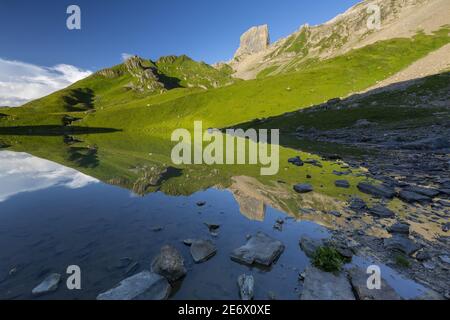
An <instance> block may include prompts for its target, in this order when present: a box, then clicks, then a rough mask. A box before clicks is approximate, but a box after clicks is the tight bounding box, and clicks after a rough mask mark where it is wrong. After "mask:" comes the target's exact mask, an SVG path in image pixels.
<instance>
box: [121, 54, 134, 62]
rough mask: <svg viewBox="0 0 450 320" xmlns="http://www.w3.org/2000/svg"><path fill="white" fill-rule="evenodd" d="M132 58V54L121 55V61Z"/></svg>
mask: <svg viewBox="0 0 450 320" xmlns="http://www.w3.org/2000/svg"><path fill="white" fill-rule="evenodd" d="M133 56H134V54H131V53H122V60H123V61H127V60H128V59H130V58H131V57H133Z"/></svg>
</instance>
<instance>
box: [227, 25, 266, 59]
mask: <svg viewBox="0 0 450 320" xmlns="http://www.w3.org/2000/svg"><path fill="white" fill-rule="evenodd" d="M269 44H270V38H269V27H268V26H267V24H265V25H262V26H257V27H252V28H250V29H249V30H247V31H246V32H245V33H244V34H243V35H242V36H241V43H240V46H239V49H238V50H237V51H236V53H235V54H234V59H236V60H238V59H240V58H241V57H243V56H246V55H251V54H254V53H258V52H261V51H264V50H266V49H267V48H268V47H269Z"/></svg>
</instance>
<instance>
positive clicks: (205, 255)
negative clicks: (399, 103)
mask: <svg viewBox="0 0 450 320" xmlns="http://www.w3.org/2000/svg"><path fill="white" fill-rule="evenodd" d="M216 252H217V248H216V246H215V245H214V243H213V242H212V241H210V240H194V241H193V242H192V244H191V256H192V258H193V259H194V261H195V263H201V262H205V261H207V260H209V259H210V258H212V257H213V256H214V255H215V254H216Z"/></svg>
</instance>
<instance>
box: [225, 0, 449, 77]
mask: <svg viewBox="0 0 450 320" xmlns="http://www.w3.org/2000/svg"><path fill="white" fill-rule="evenodd" d="M374 6H375V7H378V8H379V10H380V18H381V28H380V29H374V28H370V27H369V24H368V23H367V22H368V20H369V19H370V18H371V16H373V14H374V11H373V9H371V8H373V7H374ZM449 12H450V1H448V0H396V1H394V0H365V1H362V2H360V3H358V4H356V5H355V6H353V7H351V8H350V9H348V10H347V11H346V12H344V13H342V14H340V15H338V16H336V17H335V18H333V19H332V20H330V21H328V22H326V23H324V24H321V25H317V26H309V25H308V24H305V25H303V26H301V27H300V28H299V29H298V30H297V31H296V32H294V33H292V34H291V35H289V36H288V37H286V38H283V39H280V40H278V41H276V42H274V43H273V44H270V45H269V41H268V39H269V34H268V27H267V26H266V25H264V26H259V27H253V28H251V29H250V30H248V31H247V32H245V33H244V34H243V35H242V37H241V46H240V48H239V49H238V51H237V52H236V54H235V56H234V58H233V59H232V60H231V61H230V63H229V65H230V66H231V67H232V68H233V70H234V72H235V73H234V76H235V77H237V78H241V79H245V80H249V79H254V78H256V77H257V76H258V74H259V73H260V72H262V71H264V75H275V74H282V73H287V72H293V71H298V70H301V69H302V66H303V64H304V63H305V62H307V61H311V59H320V60H323V59H328V58H332V57H336V56H339V55H342V54H345V53H346V52H348V51H350V50H353V49H357V48H361V47H364V46H367V45H370V44H373V43H375V42H377V41H382V40H389V39H394V38H400V37H402V38H403V37H404V38H410V37H412V36H414V35H415V34H417V33H418V32H425V33H427V34H430V33H431V32H433V31H436V30H439V29H440V28H441V27H442V26H444V25H448V24H449V23H450V19H449Z"/></svg>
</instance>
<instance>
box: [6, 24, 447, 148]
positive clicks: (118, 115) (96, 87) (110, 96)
mask: <svg viewBox="0 0 450 320" xmlns="http://www.w3.org/2000/svg"><path fill="white" fill-rule="evenodd" d="M449 42H450V37H449V29H448V28H443V29H441V30H440V31H438V32H435V33H434V34H431V35H427V34H423V33H419V34H417V35H416V36H415V37H413V38H401V39H392V40H386V41H380V42H377V43H375V44H372V45H370V46H366V47H364V48H360V49H357V50H353V51H351V52H349V53H347V54H345V55H342V56H339V57H336V58H332V59H329V60H325V61H317V60H314V61H309V62H308V63H305V64H304V67H303V68H302V70H301V71H297V72H292V73H288V74H283V75H277V76H272V77H266V78H262V79H256V80H251V81H239V82H237V83H234V84H232V85H228V86H223V87H220V88H215V89H210V90H203V89H200V88H198V87H197V88H183V86H188V83H192V84H194V85H195V86H203V85H204V82H203V81H208V82H209V83H210V84H212V86H214V85H215V84H216V83H219V84H222V85H224V84H227V83H226V82H227V81H228V80H229V79H230V78H229V73H228V72H227V70H226V68H222V69H220V70H217V69H214V68H212V67H210V66H207V65H204V64H202V63H197V62H194V61H192V60H191V59H189V58H187V57H185V56H181V57H166V58H162V59H160V60H158V61H157V62H155V63H154V62H151V61H149V60H145V61H144V62H142V64H145V67H146V68H149V69H151V71H152V74H153V75H154V76H155V79H153V78H152V77H151V76H152V74H151V75H150V77H149V80H148V81H150V82H149V83H150V84H151V85H153V84H154V83H153V81H156V82H161V83H163V84H164V83H165V82H170V81H171V80H173V79H178V80H179V82H178V85H179V86H180V88H175V89H172V90H168V91H166V90H162V93H161V94H156V93H155V92H147V91H146V90H143V91H140V90H130V89H129V88H128V87H127V84H129V83H130V81H131V82H133V81H134V85H138V84H139V83H138V82H136V81H137V80H136V79H137V78H136V77H134V76H133V74H130V72H127V70H128V69H127V67H126V66H125V65H123V64H122V65H119V66H116V67H114V68H112V69H107V70H109V71H107V72H106V73H105V74H101V73H96V74H94V75H92V76H91V77H89V78H87V79H84V80H82V81H80V82H78V83H76V84H74V85H72V86H71V87H69V88H67V89H65V90H62V91H59V92H56V93H54V94H52V95H50V96H48V97H45V98H42V99H39V100H36V101H33V102H31V103H29V104H27V105H25V106H24V107H23V108H17V109H6V110H5V111H3V110H2V113H5V114H7V115H8V117H6V120H5V119H3V120H0V126H11V125H22V124H24V123H33V124H35V125H37V124H58V125H60V123H61V116H62V114H68V113H71V114H73V116H76V117H80V118H83V120H82V121H79V122H77V123H76V124H77V125H81V126H90V127H105V128H116V129H123V130H125V131H130V132H136V131H139V132H140V134H143V133H144V134H148V135H158V136H160V137H162V138H165V139H167V138H168V134H169V132H171V131H172V130H173V129H174V128H179V127H184V128H191V127H192V126H193V122H194V120H203V121H204V126H205V127H206V126H207V127H228V126H233V125H236V124H239V123H243V122H248V121H251V120H254V119H257V118H267V117H272V116H277V115H281V114H283V113H285V112H289V111H294V110H297V109H299V108H305V107H309V106H311V105H316V104H319V103H322V102H324V101H327V100H328V99H330V98H334V97H344V96H347V95H348V94H350V93H352V92H358V91H361V90H363V89H365V88H367V87H370V86H372V85H374V84H375V83H377V82H378V81H381V80H383V79H386V78H388V77H389V76H391V75H393V74H395V73H396V72H398V71H400V70H402V69H404V68H406V67H407V66H409V65H410V64H411V63H413V62H414V61H416V60H418V59H420V58H422V57H424V56H426V55H427V54H428V53H430V52H432V51H434V50H436V49H438V48H440V47H442V46H443V45H445V44H447V43H449ZM133 70H134V69H133ZM138 71H139V72H140V70H138ZM144 71H145V70H144ZM163 72H164V74H163ZM199 74H201V77H200V76H198V75H199ZM162 75H163V76H162ZM144 84H145V85H146V84H147V82H145V83H144ZM127 88H128V89H127ZM159 92H160V91H158V93H159ZM93 110H95V112H94V111H93Z"/></svg>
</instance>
